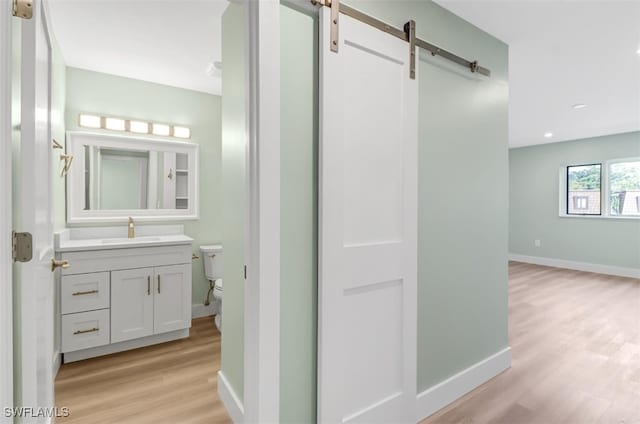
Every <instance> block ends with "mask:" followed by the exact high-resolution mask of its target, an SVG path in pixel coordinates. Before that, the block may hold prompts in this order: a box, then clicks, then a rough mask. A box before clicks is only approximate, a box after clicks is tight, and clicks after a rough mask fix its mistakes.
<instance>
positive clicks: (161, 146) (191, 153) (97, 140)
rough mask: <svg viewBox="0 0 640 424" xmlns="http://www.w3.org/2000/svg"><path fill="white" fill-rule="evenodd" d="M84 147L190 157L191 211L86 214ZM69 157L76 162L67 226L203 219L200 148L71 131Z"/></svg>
mask: <svg viewBox="0 0 640 424" xmlns="http://www.w3.org/2000/svg"><path fill="white" fill-rule="evenodd" d="M83 146H99V147H107V148H113V149H131V148H135V149H138V150H150V151H154V152H174V153H186V154H187V157H188V161H189V176H188V198H189V203H188V206H189V207H188V209H130V210H125V209H120V210H116V209H114V210H84V201H85V199H84V196H85V189H84V184H85V182H84V169H85V157H84V147H83ZM66 147H67V154H69V155H73V157H74V159H73V162H72V164H71V167H70V169H69V171H68V173H67V177H66V209H67V213H66V215H67V223H69V224H85V223H86V224H90V223H115V222H126V221H127V219H128V218H129V217H132V218H133V219H135V220H136V221H139V222H158V221H177V220H179V221H184V220H192V219H199V217H200V207H199V198H198V197H199V196H198V195H199V192H200V187H199V180H200V178H199V175H200V171H199V163H200V161H199V148H198V144H196V143H190V142H186V141H177V140H169V139H165V138H158V137H154V138H145V137H135V136H129V135H127V136H122V135H117V134H107V133H93V132H85V131H67V137H66Z"/></svg>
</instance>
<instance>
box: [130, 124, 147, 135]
mask: <svg viewBox="0 0 640 424" xmlns="http://www.w3.org/2000/svg"><path fill="white" fill-rule="evenodd" d="M129 131H131V132H133V133H138V134H149V123H148V122H142V121H129Z"/></svg>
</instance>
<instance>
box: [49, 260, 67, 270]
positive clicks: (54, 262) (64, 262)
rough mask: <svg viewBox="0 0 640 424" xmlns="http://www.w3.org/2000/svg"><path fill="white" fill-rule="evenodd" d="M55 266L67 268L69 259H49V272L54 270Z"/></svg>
mask: <svg viewBox="0 0 640 424" xmlns="http://www.w3.org/2000/svg"><path fill="white" fill-rule="evenodd" d="M56 268H62V269H67V268H69V261H67V260H64V259H63V260H57V259H51V272H53V271H55V270H56Z"/></svg>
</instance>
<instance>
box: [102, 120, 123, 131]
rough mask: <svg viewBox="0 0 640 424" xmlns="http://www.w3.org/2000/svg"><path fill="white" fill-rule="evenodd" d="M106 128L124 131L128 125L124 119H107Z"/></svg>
mask: <svg viewBox="0 0 640 424" xmlns="http://www.w3.org/2000/svg"><path fill="white" fill-rule="evenodd" d="M104 127H105V128H106V129H108V130H113V131H124V130H125V127H126V124H125V121H124V119H120V118H106V119H105V125H104Z"/></svg>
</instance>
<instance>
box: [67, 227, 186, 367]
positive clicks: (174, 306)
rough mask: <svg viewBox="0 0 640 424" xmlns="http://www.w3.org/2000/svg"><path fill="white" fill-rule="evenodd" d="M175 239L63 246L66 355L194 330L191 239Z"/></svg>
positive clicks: (79, 356) (77, 355)
mask: <svg viewBox="0 0 640 424" xmlns="http://www.w3.org/2000/svg"><path fill="white" fill-rule="evenodd" d="M159 239H160V238H159ZM168 240H169V241H168V242H167V243H168V245H167V244H166V243H165V244H163V243H162V240H155V239H153V242H150V243H148V247H146V246H145V242H144V240H142V241H136V240H135V239H134V240H133V241H126V240H125V241H123V242H122V243H120V244H116V243H113V244H111V243H110V242H109V241H102V242H101V245H99V246H96V245H95V243H94V245H91V246H89V247H87V246H86V245H85V246H83V247H82V248H80V247H79V245H80V243H77V244H78V246H74V244H73V243H68V244H67V246H66V247H65V245H64V243H63V244H62V247H60V248H58V251H57V253H56V257H57V258H58V259H61V260H66V261H68V262H69V267H68V268H65V269H62V272H61V273H60V278H59V284H60V286H59V288H60V290H59V292H60V319H59V323H60V331H61V333H60V334H61V337H60V350H61V352H62V353H63V354H64V362H73V361H77V360H81V359H86V358H90V357H94V356H100V355H105V354H109V353H115V352H120V351H124V350H128V349H134V348H138V347H142V346H147V345H151V344H156V343H162V342H166V341H170V340H176V339H179V338H184V337H188V336H189V328H190V327H191V284H192V283H191V280H192V278H191V273H192V271H191V270H192V264H191V262H192V259H191V255H192V246H191V242H192V240H191V239H190V238H188V237H186V236H182V238H180V237H176V236H171V237H169V238H168ZM172 243H175V244H172ZM129 246H131V247H129ZM134 246H135V247H134Z"/></svg>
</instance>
